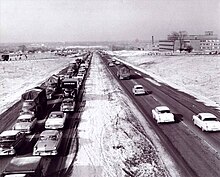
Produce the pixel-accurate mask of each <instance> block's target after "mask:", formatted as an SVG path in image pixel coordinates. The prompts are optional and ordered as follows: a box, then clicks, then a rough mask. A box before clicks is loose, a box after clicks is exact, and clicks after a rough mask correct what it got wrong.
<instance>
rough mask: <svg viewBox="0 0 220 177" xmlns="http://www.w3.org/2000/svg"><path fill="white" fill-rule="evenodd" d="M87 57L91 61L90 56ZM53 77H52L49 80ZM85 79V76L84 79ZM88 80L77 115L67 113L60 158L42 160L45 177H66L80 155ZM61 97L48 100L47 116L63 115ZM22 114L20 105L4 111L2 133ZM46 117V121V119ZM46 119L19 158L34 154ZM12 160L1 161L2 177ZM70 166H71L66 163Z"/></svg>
mask: <svg viewBox="0 0 220 177" xmlns="http://www.w3.org/2000/svg"><path fill="white" fill-rule="evenodd" d="M87 57H91V54H90V56H89V55H88V56H87ZM66 72H67V68H64V69H63V70H61V71H60V72H59V74H65V73H66ZM48 77H50V76H48ZM85 77H86V76H85ZM85 80H86V78H85V79H84V80H83V82H82V85H81V88H80V90H79V93H78V97H77V101H76V108H75V110H76V111H75V112H74V113H67V119H66V122H65V127H64V129H63V130H62V132H63V137H62V142H61V146H60V147H59V149H58V155H57V156H45V157H43V161H42V164H43V170H42V171H43V175H44V176H45V177H58V176H64V175H65V174H66V173H68V170H69V167H70V166H71V165H72V164H73V162H74V159H75V157H76V154H77V151H78V137H77V127H78V124H79V121H80V116H81V114H82V111H83V107H84V105H85V101H84V100H83V93H84V86H85ZM60 96H61V95H60V94H58V95H56V96H55V98H54V99H53V100H48V107H47V115H46V117H47V116H48V115H49V114H50V112H51V111H60V105H61V100H62V99H60ZM20 110H21V101H18V102H17V103H15V104H14V105H13V106H12V107H11V108H9V109H8V110H7V111H5V112H4V113H3V114H1V116H0V132H2V131H4V130H9V129H11V128H12V126H13V125H14V124H15V122H16V119H17V117H18V115H19V112H20ZM46 117H45V118H46ZM44 122H45V119H42V120H39V121H38V123H37V127H36V128H35V130H34V132H33V133H31V134H30V135H26V140H25V143H24V145H23V146H22V148H19V149H18V150H17V152H16V156H31V155H32V152H33V147H34V145H35V143H36V142H37V140H38V137H39V135H40V133H41V132H42V131H43V130H44ZM12 158H13V156H1V157H0V175H1V174H2V172H3V170H4V169H5V167H6V165H7V164H8V163H9V162H10V161H11V159H12ZM67 162H68V163H67Z"/></svg>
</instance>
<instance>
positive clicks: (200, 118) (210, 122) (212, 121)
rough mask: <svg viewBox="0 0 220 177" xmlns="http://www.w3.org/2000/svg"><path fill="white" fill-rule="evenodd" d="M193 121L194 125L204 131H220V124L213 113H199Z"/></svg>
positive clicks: (194, 116)
mask: <svg viewBox="0 0 220 177" xmlns="http://www.w3.org/2000/svg"><path fill="white" fill-rule="evenodd" d="M192 121H193V123H194V125H196V126H198V127H199V128H201V129H202V131H220V122H219V121H218V120H217V117H216V116H215V115H213V114H211V113H199V114H197V115H193V118H192Z"/></svg>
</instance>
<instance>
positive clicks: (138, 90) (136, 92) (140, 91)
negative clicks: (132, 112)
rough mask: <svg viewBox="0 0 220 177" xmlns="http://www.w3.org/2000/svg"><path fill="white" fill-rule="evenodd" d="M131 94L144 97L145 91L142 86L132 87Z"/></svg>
mask: <svg viewBox="0 0 220 177" xmlns="http://www.w3.org/2000/svg"><path fill="white" fill-rule="evenodd" d="M132 92H133V94H134V95H145V94H146V91H145V89H144V87H143V86H142V85H134V87H133V88H132Z"/></svg>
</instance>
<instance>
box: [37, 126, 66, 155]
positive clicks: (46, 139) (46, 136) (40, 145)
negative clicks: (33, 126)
mask: <svg viewBox="0 0 220 177" xmlns="http://www.w3.org/2000/svg"><path fill="white" fill-rule="evenodd" d="M62 135H63V134H62V132H61V131H58V130H44V131H43V132H42V133H41V134H40V138H39V140H38V141H37V143H36V144H35V146H34V150H33V155H40V156H48V155H57V154H58V149H59V147H60V144H61V141H62Z"/></svg>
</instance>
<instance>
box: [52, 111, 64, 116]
mask: <svg viewBox="0 0 220 177" xmlns="http://www.w3.org/2000/svg"><path fill="white" fill-rule="evenodd" d="M50 115H63V112H62V111H53V112H51V113H50Z"/></svg>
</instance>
